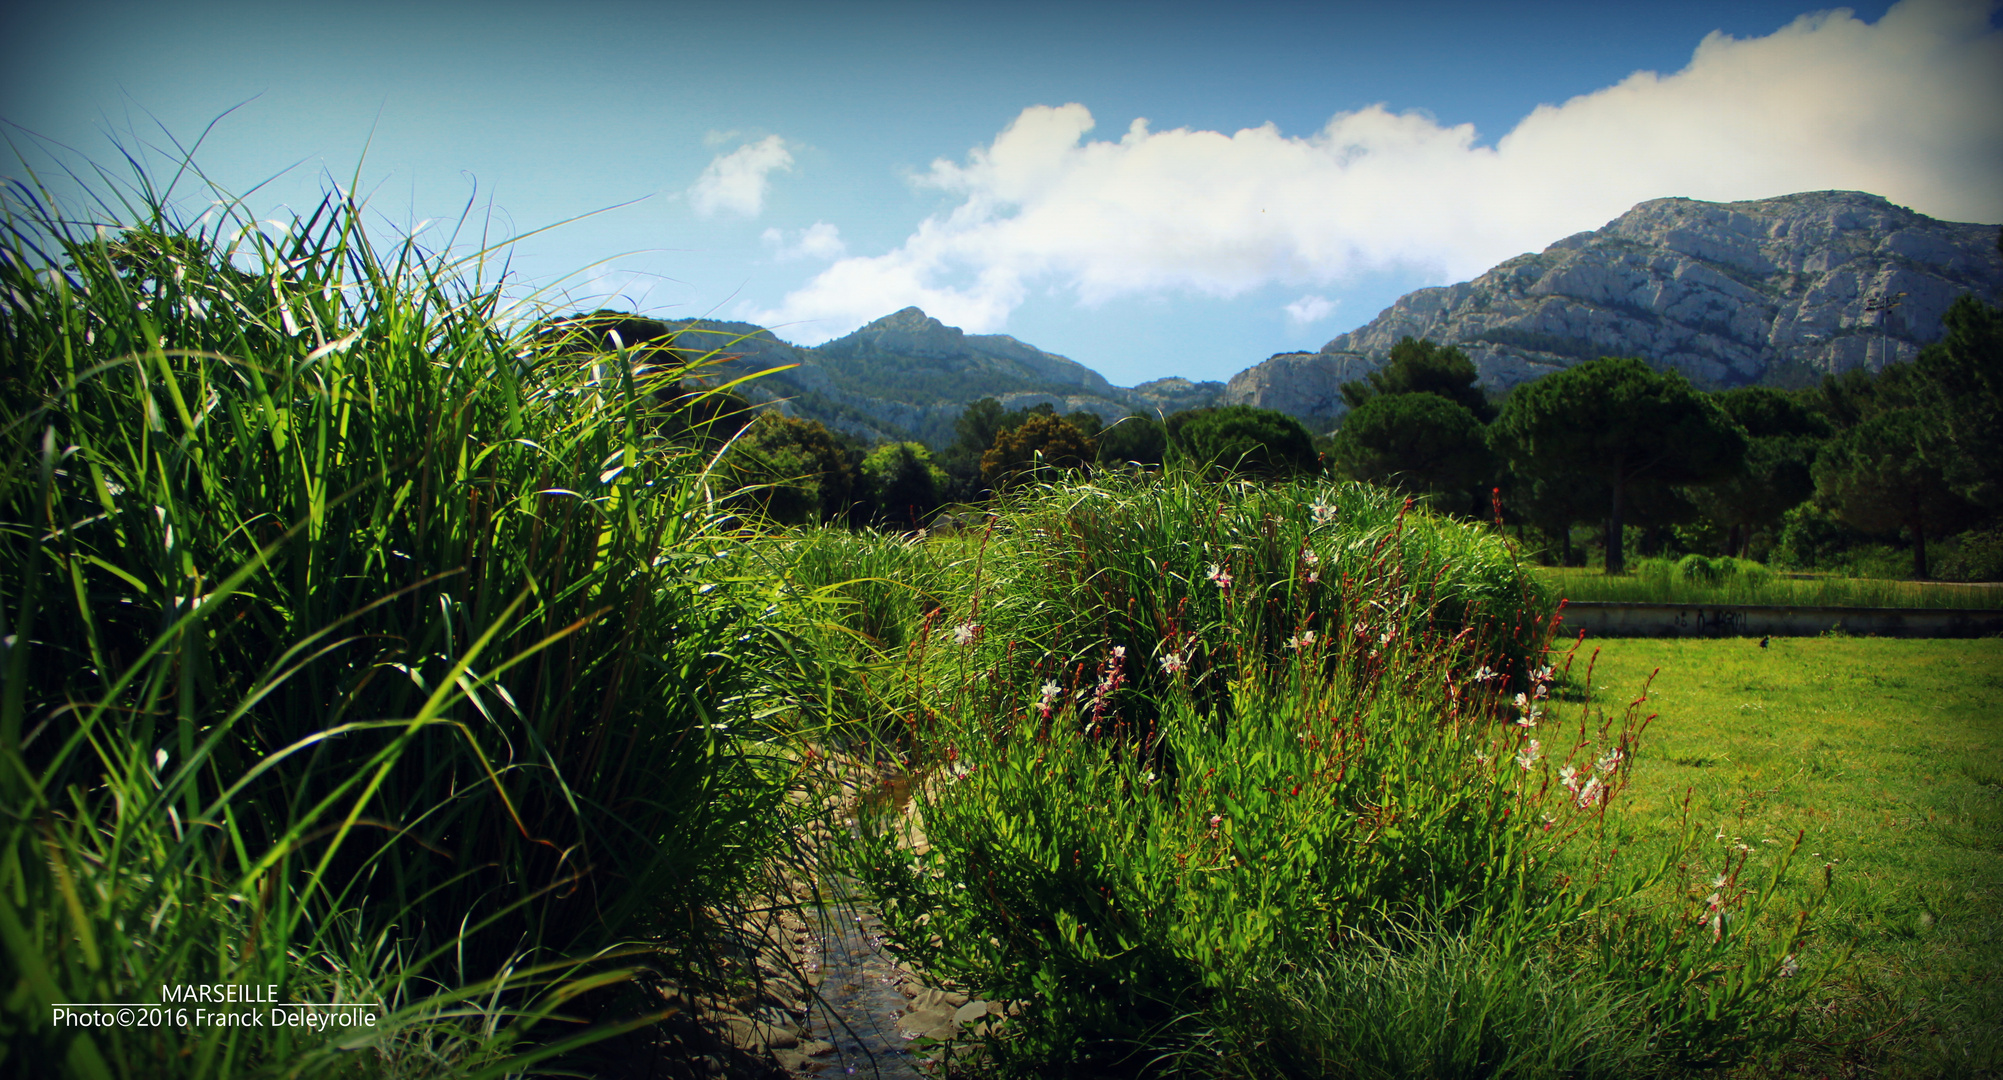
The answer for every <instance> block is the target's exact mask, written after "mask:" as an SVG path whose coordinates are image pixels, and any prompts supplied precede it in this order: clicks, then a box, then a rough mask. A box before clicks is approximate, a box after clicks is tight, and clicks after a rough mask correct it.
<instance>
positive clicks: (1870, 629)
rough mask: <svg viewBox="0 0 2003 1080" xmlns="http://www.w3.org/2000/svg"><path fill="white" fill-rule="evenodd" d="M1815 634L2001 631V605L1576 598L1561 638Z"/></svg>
mask: <svg viewBox="0 0 2003 1080" xmlns="http://www.w3.org/2000/svg"><path fill="white" fill-rule="evenodd" d="M1582 628H1583V629H1584V630H1585V631H1586V635H1587V636H1588V637H1767V636H1772V637H1813V636H1815V635H1817V634H1822V633H1826V632H1828V631H1831V630H1839V631H1841V632H1843V633H1846V634H1857V635H1859V636H1862V635H1865V634H1873V635H1876V636H1878V637H1988V636H1990V635H1993V634H2003V609H1986V610H1985V609H1981V608H1870V607H1767V606H1763V605H1755V604H1710V605H1704V604H1625V603H1606V602H1598V601H1580V600H1575V601H1572V602H1571V603H1568V604H1566V605H1565V620H1564V622H1562V623H1560V624H1559V626H1558V633H1559V635H1560V636H1569V635H1575V634H1577V633H1578V632H1579V630H1580V629H1582Z"/></svg>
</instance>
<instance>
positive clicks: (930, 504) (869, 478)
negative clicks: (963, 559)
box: [859, 442, 951, 529]
mask: <svg viewBox="0 0 2003 1080" xmlns="http://www.w3.org/2000/svg"><path fill="white" fill-rule="evenodd" d="M859 471H860V472H861V474H862V487H863V491H864V493H865V494H866V496H867V498H868V499H869V501H870V502H871V503H872V504H874V506H875V507H876V517H877V520H878V521H881V522H885V523H888V524H891V525H894V526H896V527H898V528H902V529H916V528H919V527H921V526H923V525H924V524H925V522H926V521H927V520H928V519H930V518H931V516H932V512H933V511H934V510H937V509H938V508H939V504H940V502H941V501H942V500H943V499H944V497H945V492H946V486H947V484H948V483H949V482H950V479H951V478H950V477H948V476H947V475H946V470H944V469H942V468H940V467H939V466H938V465H936V464H934V463H933V461H932V452H931V451H930V450H927V449H925V445H924V444H923V443H915V442H900V443H884V444H883V445H882V446H879V447H877V448H876V449H874V450H872V451H870V452H869V456H868V457H865V458H863V459H862V468H861V469H860V470H859Z"/></svg>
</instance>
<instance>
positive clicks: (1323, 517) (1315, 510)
mask: <svg viewBox="0 0 2003 1080" xmlns="http://www.w3.org/2000/svg"><path fill="white" fill-rule="evenodd" d="M1308 512H1309V513H1312V514H1313V515H1314V523H1315V524H1316V525H1326V524H1328V523H1329V522H1331V521H1334V520H1335V507H1333V506H1330V505H1328V504H1327V503H1323V502H1318V503H1315V504H1314V505H1313V506H1310V507H1308Z"/></svg>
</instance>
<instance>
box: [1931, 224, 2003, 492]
mask: <svg viewBox="0 0 2003 1080" xmlns="http://www.w3.org/2000/svg"><path fill="white" fill-rule="evenodd" d="M1999 242H2003V241H1999ZM1941 322H1942V323H1943V324H1944V325H1945V327H1946V329H1947V333H1946V334H1945V335H1944V336H1943V337H1942V338H1941V339H1940V340H1939V341H1937V342H1934V343H1933V344H1932V345H1928V346H1927V347H1926V348H1924V349H1921V350H1920V355H1919V359H1918V360H1917V361H1915V362H1914V367H1915V369H1916V372H1917V374H1918V375H1919V377H1920V379H1921V380H1922V381H1923V382H1924V383H1925V384H1926V387H1927V389H1928V391H1929V395H1928V396H1929V397H1930V398H1931V399H1932V402H1933V403H1935V404H1936V406H1937V408H1938V409H1939V414H1940V416H1941V417H1942V419H1943V420H1944V421H1945V426H1946V435H1947V442H1948V444H1949V445H1950V446H1951V447H1952V448H1953V451H1954V453H1953V456H1952V457H1951V458H1950V459H1949V460H1948V462H1947V463H1946V464H1947V479H1948V482H1949V483H1951V484H1952V485H1953V486H1954V488H1955V490H1956V491H1958V492H1959V493H1961V495H1962V496H1963V497H1965V498H1967V499H1969V500H1970V501H1971V502H1974V503H1976V504H1977V505H1980V506H1985V507H1989V508H1991V509H1996V508H1998V507H2003V309H1999V308H1994V307H1991V306H1989V305H1988V304H1984V303H1982V302H1981V301H1979V300H1977V299H1975V297H1974V296H1973V295H1966V296H1963V297H1962V298H1961V299H1959V300H1956V301H1955V302H1954V304H1953V305H1952V306H1951V307H1949V308H1948V309H1947V314H1946V315H1945V316H1943V317H1942V319H1941Z"/></svg>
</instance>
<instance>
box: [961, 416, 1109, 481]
mask: <svg viewBox="0 0 2003 1080" xmlns="http://www.w3.org/2000/svg"><path fill="white" fill-rule="evenodd" d="M1073 415H1077V414H1073ZM1087 415H1090V414H1087ZM1092 419H1093V420H1097V419H1098V418H1097V417H1096V416H1095V417H1092ZM1097 453H1098V446H1097V445H1096V444H1095V443H1094V441H1093V440H1092V438H1091V437H1089V436H1087V435H1085V434H1084V433H1083V432H1081V431H1080V430H1079V427H1078V425H1076V424H1073V423H1071V422H1070V421H1068V420H1060V419H1058V418H1057V417H1055V416H1051V415H1046V414H1039V415H1033V416H1031V417H1029V418H1028V419H1027V420H1024V421H1023V422H1022V424H1021V425H1020V426H1017V427H1014V428H1010V429H1007V430H1005V431H1003V432H1002V433H1001V434H999V435H996V436H995V444H994V446H993V448H991V449H989V450H988V452H987V453H985V454H982V455H981V478H982V479H984V480H986V481H987V482H988V485H989V486H990V487H992V488H994V489H995V490H996V491H1001V490H1004V489H1005V488H1007V487H1009V486H1010V485H1013V484H1016V483H1020V482H1021V481H1023V480H1024V479H1026V478H1027V477H1029V476H1031V475H1033V474H1034V473H1035V472H1036V471H1037V470H1038V469H1040V468H1052V469H1082V468H1084V467H1085V466H1086V465H1089V464H1091V462H1092V460H1093V458H1094V457H1095V456H1096V455H1097Z"/></svg>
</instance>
